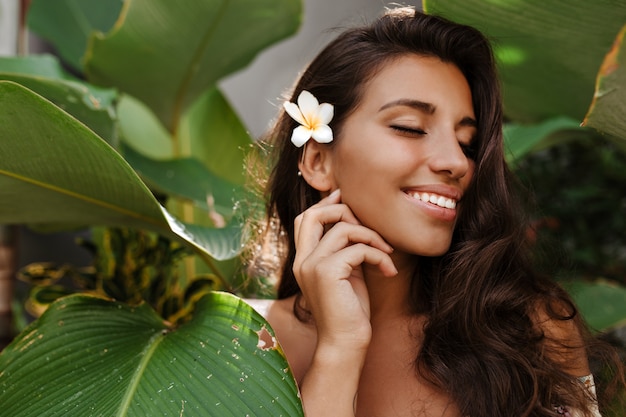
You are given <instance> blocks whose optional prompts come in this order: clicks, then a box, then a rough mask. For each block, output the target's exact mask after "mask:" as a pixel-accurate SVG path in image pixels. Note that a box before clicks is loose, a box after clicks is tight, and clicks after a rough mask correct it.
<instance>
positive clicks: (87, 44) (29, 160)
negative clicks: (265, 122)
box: [0, 0, 302, 416]
mask: <svg viewBox="0 0 626 417" xmlns="http://www.w3.org/2000/svg"><path fill="white" fill-rule="evenodd" d="M301 7H302V6H301V4H300V2H299V1H298V0H255V1H247V0H235V1H229V2H223V1H215V0H190V1H186V2H184V4H182V3H173V2H171V1H167V0H156V1H155V0H150V1H148V0H126V1H123V2H122V1H119V0H106V1H102V0H79V1H69V0H67V1H59V2H49V1H45V0H39V1H38V0H35V1H33V2H32V4H31V6H30V10H29V13H28V25H29V27H30V29H32V30H33V31H35V32H37V34H39V36H41V37H42V38H44V39H46V40H47V41H48V42H50V44H51V45H52V46H53V47H54V49H55V51H56V52H57V55H58V56H59V57H60V59H59V58H57V57H55V56H52V55H31V56H25V57H15V58H2V59H0V153H1V154H2V155H3V157H2V160H1V161H0V196H1V198H2V200H3V201H4V202H5V203H6V204H3V205H2V207H1V208H0V222H2V223H8V224H27V225H30V226H37V227H45V228H47V229H51V228H57V229H66V228H76V227H84V226H98V227H96V228H94V229H93V230H92V233H91V236H92V238H91V240H90V241H88V242H84V245H85V246H86V247H88V248H90V249H91V250H92V251H93V253H94V255H95V257H94V268H91V269H87V270H84V269H82V270H73V269H71V268H66V267H63V268H55V266H54V265H41V264H40V265H32V266H31V267H29V268H26V269H25V270H24V271H22V276H24V277H28V279H30V280H31V282H33V283H36V284H37V285H36V286H35V287H34V291H33V294H32V300H31V303H30V305H34V306H37V307H38V309H37V308H36V309H35V310H42V309H44V308H45V304H46V303H49V302H50V301H52V300H54V299H56V298H58V297H59V296H61V295H66V294H67V293H68V292H76V291H78V292H83V293H88V294H89V295H73V296H69V297H64V298H61V299H60V300H59V301H57V302H56V303H54V304H52V306H51V307H49V308H48V309H47V310H46V311H45V313H44V314H43V315H42V316H41V317H40V319H39V320H37V321H35V322H34V323H32V324H31V325H30V326H29V327H28V328H26V329H25V330H24V331H23V332H22V333H21V334H20V335H19V336H18V337H17V338H15V340H14V341H13V343H12V344H11V345H10V346H9V347H7V348H6V349H5V350H4V351H3V352H2V354H0V387H1V389H0V402H1V403H2V404H3V410H4V411H5V412H9V413H10V414H11V415H15V416H19V415H23V416H31V415H45V414H63V415H74V414H78V415H150V414H155V413H158V414H162V415H181V414H183V413H185V412H191V413H192V414H197V413H198V412H201V413H203V414H209V415H218V414H219V415H245V414H249V415H271V416H275V415H284V416H293V415H301V414H302V409H301V404H300V401H299V399H298V396H297V388H296V386H295V382H294V380H293V377H292V376H291V374H290V372H289V371H288V366H287V363H286V361H285V359H284V355H283V354H282V352H281V351H280V348H279V347H278V346H277V345H276V343H275V341H274V340H273V337H272V330H271V328H270V327H269V325H267V323H266V322H265V321H264V320H263V319H262V318H261V317H260V316H259V315H258V314H257V313H256V312H254V311H253V310H252V309H251V308H250V307H249V306H248V305H247V304H245V303H243V302H242V301H241V300H240V299H238V298H236V297H235V296H232V295H229V294H227V293H222V292H210V290H227V291H229V292H235V291H239V293H240V294H241V293H242V292H243V291H244V290H242V282H243V274H242V272H241V270H240V269H241V268H240V267H239V260H238V254H239V252H240V251H241V240H242V227H241V221H242V216H243V215H244V214H243V212H244V210H245V206H243V205H242V204H239V205H238V204H237V202H238V201H242V200H243V198H244V197H245V196H244V194H243V189H244V187H243V185H244V170H243V165H244V163H243V161H244V159H245V154H246V151H247V150H248V149H249V147H250V144H251V143H252V141H251V139H250V137H249V136H248V134H247V133H246V130H245V127H244V126H243V125H242V123H241V121H240V120H239V118H238V117H237V115H236V113H235V111H234V110H233V109H232V108H231V107H230V105H229V103H228V101H227V100H226V98H225V97H224V95H223V94H222V93H221V92H220V90H219V88H218V87H217V82H218V80H219V79H221V78H222V77H224V76H226V75H228V74H230V73H232V72H234V71H236V70H238V69H240V68H242V67H244V66H245V65H247V64H248V63H249V62H250V61H251V60H252V59H253V58H254V57H255V56H256V54H257V53H258V52H259V51H260V50H262V49H263V48H265V47H266V46H268V45H270V44H272V43H274V42H276V41H278V40H280V39H282V38H284V37H286V36H289V35H291V34H293V33H294V32H295V31H296V29H297V28H298V26H299V21H300V14H301ZM191 254H193V255H194V256H193V257H190V255H191ZM68 277H69V278H72V282H71V283H69V284H68V281H67V278H68ZM248 291H249V292H250V291H255V289H254V288H253V289H252V290H250V289H248ZM111 299H115V300H116V301H110V300H111ZM33 390H35V391H37V392H34V391H33ZM33 398H36V399H37V401H33V400H32V399H33ZM7 410H10V411H7ZM157 410H158V411H157Z"/></svg>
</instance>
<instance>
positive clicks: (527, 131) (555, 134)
mask: <svg viewBox="0 0 626 417" xmlns="http://www.w3.org/2000/svg"><path fill="white" fill-rule="evenodd" d="M590 134H593V133H590V132H589V131H588V129H582V128H581V127H580V123H579V122H577V121H576V120H573V119H570V118H568V117H556V118H553V119H549V120H546V121H544V122H542V123H538V124H534V125H522V124H517V123H507V124H505V125H504V129H503V135H504V143H505V148H506V150H507V155H506V156H507V161H508V162H509V163H515V162H516V161H518V160H520V159H522V158H523V157H525V156H526V155H528V154H530V153H532V152H537V151H540V150H542V149H546V148H549V147H550V146H555V145H558V144H561V143H565V142H567V141H570V140H575V139H579V138H581V137H586V136H589V135H590Z"/></svg>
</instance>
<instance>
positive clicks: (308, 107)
mask: <svg viewBox="0 0 626 417" xmlns="http://www.w3.org/2000/svg"><path fill="white" fill-rule="evenodd" d="M298 106H299V107H300V112H301V113H302V116H304V118H305V119H306V120H308V121H311V120H313V119H314V118H315V117H311V116H313V115H315V114H317V108H318V107H319V102H318V101H317V99H316V98H315V96H314V95H313V94H311V93H309V92H308V91H306V90H302V92H301V93H300V95H299V96H298ZM303 124H304V123H303Z"/></svg>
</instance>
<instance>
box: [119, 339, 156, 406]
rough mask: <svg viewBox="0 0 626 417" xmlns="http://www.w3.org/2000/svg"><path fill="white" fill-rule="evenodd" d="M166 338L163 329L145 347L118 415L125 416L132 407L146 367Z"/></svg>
mask: <svg viewBox="0 0 626 417" xmlns="http://www.w3.org/2000/svg"><path fill="white" fill-rule="evenodd" d="M164 338H165V333H164V331H163V330H160V331H159V332H157V333H156V334H155V335H153V336H152V337H151V338H150V340H149V341H148V345H147V346H146V349H144V351H143V352H142V355H143V357H142V358H141V362H139V365H138V366H137V369H136V370H135V374H134V375H133V379H132V380H131V381H130V384H129V385H128V388H127V389H126V393H125V394H124V397H123V398H122V402H121V404H120V408H119V409H118V410H117V414H116V416H117V417H125V416H126V415H127V413H128V410H129V408H130V402H131V401H132V399H133V397H134V396H135V393H136V392H137V387H138V386H139V383H140V382H141V377H142V376H143V374H144V372H145V370H146V368H147V367H148V363H149V362H150V359H152V356H153V355H154V352H155V351H156V348H157V347H158V346H159V344H161V341H162V340H163V339H164Z"/></svg>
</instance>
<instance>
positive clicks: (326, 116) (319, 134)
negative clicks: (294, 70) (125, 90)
mask: <svg viewBox="0 0 626 417" xmlns="http://www.w3.org/2000/svg"><path fill="white" fill-rule="evenodd" d="M283 106H284V107H285V111H286V112H287V113H288V114H289V116H291V117H292V118H293V119H294V120H295V121H296V122H298V123H300V126H298V127H296V128H295V129H294V130H293V134H292V135H291V142H293V144H294V145H296V146H297V147H298V148H299V147H301V146H302V145H304V144H305V143H306V142H307V141H308V140H309V139H310V138H313V139H314V140H315V141H316V142H318V143H329V142H332V140H333V131H332V129H331V128H330V127H329V126H328V123H330V121H331V120H332V119H333V112H334V109H333V105H332V104H328V103H322V104H319V102H318V101H317V99H316V98H315V97H314V96H313V94H311V93H309V92H308V91H306V90H302V92H301V93H300V95H299V96H298V104H297V105H296V104H295V103H291V102H288V101H286V102H285V103H283Z"/></svg>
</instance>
